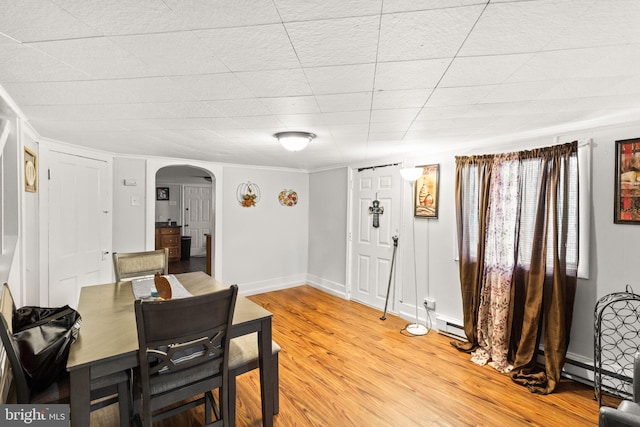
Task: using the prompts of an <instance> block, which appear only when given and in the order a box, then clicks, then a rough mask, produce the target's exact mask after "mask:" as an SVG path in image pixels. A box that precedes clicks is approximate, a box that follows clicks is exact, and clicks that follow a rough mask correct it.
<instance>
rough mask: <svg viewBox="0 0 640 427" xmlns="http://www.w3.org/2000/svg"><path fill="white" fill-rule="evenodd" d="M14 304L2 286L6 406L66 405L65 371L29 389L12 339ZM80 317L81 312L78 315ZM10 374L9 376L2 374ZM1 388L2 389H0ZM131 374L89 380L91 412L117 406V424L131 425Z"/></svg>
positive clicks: (0, 330) (0, 304) (0, 313)
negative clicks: (48, 382) (45, 385)
mask: <svg viewBox="0 0 640 427" xmlns="http://www.w3.org/2000/svg"><path fill="white" fill-rule="evenodd" d="M15 310H16V306H15V302H14V300H13V296H12V295H11V291H10V289H9V286H8V285H7V284H6V283H5V284H4V285H3V286H2V294H1V296H0V341H2V347H3V348H4V351H5V352H6V355H7V360H8V365H7V366H6V368H8V370H4V371H3V375H2V380H3V381H4V380H5V379H7V378H11V377H13V381H11V383H10V384H6V383H5V384H4V385H5V386H8V387H9V391H8V393H7V397H6V399H5V400H3V401H5V403H20V404H56V403H69V392H70V389H69V375H68V373H66V372H64V373H63V374H62V375H61V377H60V378H58V380H57V381H56V382H54V383H53V384H51V385H50V386H49V387H48V388H46V389H44V390H41V391H37V392H36V391H34V390H32V389H31V388H30V387H29V383H28V382H27V378H26V376H25V373H24V371H23V369H22V365H21V363H20V357H19V356H18V349H17V346H16V342H15V340H14V339H13V327H12V324H13V322H12V321H13V313H14V312H15ZM80 315H82V313H80ZM6 372H11V376H10V375H4V373H6ZM0 389H2V387H0ZM130 390H131V389H130V375H129V373H128V372H118V373H115V374H111V375H108V376H105V377H101V378H97V379H95V380H92V381H91V400H92V404H91V410H92V411H93V410H96V409H100V408H103V407H105V406H108V405H111V404H114V403H118V404H119V410H120V425H121V426H128V425H130V422H131V392H130Z"/></svg>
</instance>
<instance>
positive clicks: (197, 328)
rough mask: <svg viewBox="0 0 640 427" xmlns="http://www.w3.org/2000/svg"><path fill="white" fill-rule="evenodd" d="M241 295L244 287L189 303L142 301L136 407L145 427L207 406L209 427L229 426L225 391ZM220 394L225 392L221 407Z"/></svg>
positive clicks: (190, 299)
mask: <svg viewBox="0 0 640 427" xmlns="http://www.w3.org/2000/svg"><path fill="white" fill-rule="evenodd" d="M237 295H238V287H237V286H236V285H232V286H231V287H229V288H228V289H223V290H220V291H216V292H213V293H209V294H204V295H199V296H193V297H188V298H181V299H175V300H166V301H142V300H136V302H135V313H136V324H137V328H138V343H139V347H138V348H139V351H138V358H139V368H138V369H136V371H135V373H134V387H135V395H134V400H135V405H136V407H140V406H141V410H140V417H141V420H140V421H141V424H142V425H144V426H151V425H152V422H153V421H155V420H160V419H164V418H166V417H169V416H172V415H174V414H176V413H178V412H182V411H184V410H186V409H190V408H193V407H195V406H198V405H201V404H203V403H204V405H205V422H206V424H207V425H212V426H228V425H229V421H228V418H227V417H228V414H229V398H228V393H227V387H224V386H225V385H226V384H228V383H229V341H230V331H231V324H232V319H233V312H234V309H235V303H236V298H237ZM215 389H219V398H218V405H217V406H216V402H215V401H214V397H213V393H212V391H213V390H215ZM200 395H203V397H198V398H197V399H195V400H188V399H191V398H192V397H194V396H200ZM140 400H141V402H140ZM175 403H180V405H179V406H177V407H176V406H173V404H175ZM170 405H171V408H170V409H168V410H167V407H168V406H170ZM212 412H214V413H215V415H216V421H215V422H213V423H212V416H211V415H212Z"/></svg>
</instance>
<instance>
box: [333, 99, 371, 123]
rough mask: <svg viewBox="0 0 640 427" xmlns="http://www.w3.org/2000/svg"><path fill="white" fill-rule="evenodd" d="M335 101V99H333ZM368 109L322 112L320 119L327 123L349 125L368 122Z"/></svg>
mask: <svg viewBox="0 0 640 427" xmlns="http://www.w3.org/2000/svg"><path fill="white" fill-rule="evenodd" d="M334 101H337V100H334ZM369 116H370V113H369V109H368V108H367V109H366V110H364V109H363V110H360V111H340V112H328V113H323V114H322V119H323V121H324V123H326V124H327V125H334V126H335V125H344V124H347V125H350V124H358V123H369Z"/></svg>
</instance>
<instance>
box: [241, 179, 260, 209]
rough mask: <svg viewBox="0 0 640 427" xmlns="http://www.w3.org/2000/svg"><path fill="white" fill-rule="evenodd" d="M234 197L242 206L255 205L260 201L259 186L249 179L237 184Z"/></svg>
mask: <svg viewBox="0 0 640 427" xmlns="http://www.w3.org/2000/svg"><path fill="white" fill-rule="evenodd" d="M236 197H237V198H238V203H240V206H242V207H243V208H250V207H252V206H255V205H256V204H257V203H258V202H259V201H260V187H258V184H255V183H253V182H251V181H247V182H243V183H242V184H240V185H238V188H237V190H236Z"/></svg>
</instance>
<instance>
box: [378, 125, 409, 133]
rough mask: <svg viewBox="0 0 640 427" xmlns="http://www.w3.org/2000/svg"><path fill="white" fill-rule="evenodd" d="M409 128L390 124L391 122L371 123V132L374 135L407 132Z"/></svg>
mask: <svg viewBox="0 0 640 427" xmlns="http://www.w3.org/2000/svg"><path fill="white" fill-rule="evenodd" d="M407 129H408V126H407V125H405V124H403V123H392V122H391V123H390V122H380V123H371V125H370V126H369V130H370V132H371V133H372V134H379V133H384V132H402V133H403V134H404V132H406V131H407Z"/></svg>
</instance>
